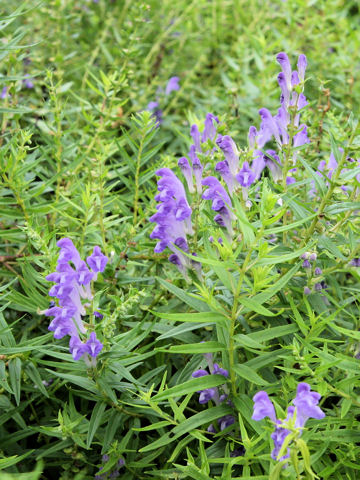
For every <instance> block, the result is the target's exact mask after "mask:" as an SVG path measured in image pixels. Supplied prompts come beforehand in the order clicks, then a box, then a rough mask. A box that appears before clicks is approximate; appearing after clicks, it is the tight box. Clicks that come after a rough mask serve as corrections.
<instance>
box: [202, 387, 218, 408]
mask: <svg viewBox="0 0 360 480" xmlns="http://www.w3.org/2000/svg"><path fill="white" fill-rule="evenodd" d="M215 394H216V389H215V388H206V389H205V390H201V392H200V395H199V403H200V404H201V405H203V404H204V403H207V402H208V401H209V400H211V399H212V398H213V397H214V396H215Z"/></svg>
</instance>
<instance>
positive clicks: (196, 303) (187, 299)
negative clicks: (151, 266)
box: [156, 277, 209, 312]
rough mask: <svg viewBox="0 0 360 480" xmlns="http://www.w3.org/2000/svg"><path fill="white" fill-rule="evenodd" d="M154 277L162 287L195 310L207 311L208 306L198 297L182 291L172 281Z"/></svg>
mask: <svg viewBox="0 0 360 480" xmlns="http://www.w3.org/2000/svg"><path fill="white" fill-rule="evenodd" d="M156 279H157V280H158V282H159V283H161V285H162V286H163V287H165V288H166V289H167V290H169V292H171V293H173V294H174V295H175V296H177V297H178V298H179V299H180V300H181V301H183V302H184V303H186V304H187V305H189V306H190V307H191V308H193V309H194V310H196V311H197V312H207V311H209V307H208V306H207V305H206V303H204V302H203V301H201V300H200V299H197V298H193V297H191V296H190V295H189V294H188V293H186V292H184V290H181V288H178V287H177V286H176V285H173V284H172V283H169V282H167V281H166V280H163V279H162V278H160V277H156Z"/></svg>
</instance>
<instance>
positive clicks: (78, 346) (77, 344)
mask: <svg viewBox="0 0 360 480" xmlns="http://www.w3.org/2000/svg"><path fill="white" fill-rule="evenodd" d="M69 350H70V353H71V354H72V356H73V359H74V360H80V358H81V357H82V356H83V355H84V353H86V346H85V345H84V344H83V343H82V341H81V340H80V338H79V337H77V336H75V335H74V336H72V337H71V338H70V342H69Z"/></svg>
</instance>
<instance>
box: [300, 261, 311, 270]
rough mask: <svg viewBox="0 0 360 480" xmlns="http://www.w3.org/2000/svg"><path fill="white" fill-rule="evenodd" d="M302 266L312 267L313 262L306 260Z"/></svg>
mask: <svg viewBox="0 0 360 480" xmlns="http://www.w3.org/2000/svg"><path fill="white" fill-rule="evenodd" d="M302 267H303V268H311V263H310V262H309V260H304V261H303V264H302Z"/></svg>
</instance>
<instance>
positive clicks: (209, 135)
mask: <svg viewBox="0 0 360 480" xmlns="http://www.w3.org/2000/svg"><path fill="white" fill-rule="evenodd" d="M217 123H219V119H218V117H216V116H215V115H213V114H212V113H208V114H207V115H206V118H205V123H204V124H205V128H204V131H203V134H202V137H201V141H202V142H206V141H207V140H209V139H210V140H214V138H215V135H216V124H217Z"/></svg>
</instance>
